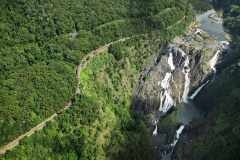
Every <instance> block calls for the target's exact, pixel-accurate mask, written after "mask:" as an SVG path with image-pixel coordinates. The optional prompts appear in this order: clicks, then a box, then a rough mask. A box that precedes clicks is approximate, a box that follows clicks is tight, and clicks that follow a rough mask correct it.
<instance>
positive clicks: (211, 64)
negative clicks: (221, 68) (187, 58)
mask: <svg viewBox="0 0 240 160" xmlns="http://www.w3.org/2000/svg"><path fill="white" fill-rule="evenodd" d="M219 52H220V50H218V51H217V52H216V53H215V55H214V56H213V58H212V59H211V60H210V61H209V63H210V66H211V68H212V69H213V72H214V73H216V71H217V70H216V68H215V65H216V63H217V60H218V53H219Z"/></svg>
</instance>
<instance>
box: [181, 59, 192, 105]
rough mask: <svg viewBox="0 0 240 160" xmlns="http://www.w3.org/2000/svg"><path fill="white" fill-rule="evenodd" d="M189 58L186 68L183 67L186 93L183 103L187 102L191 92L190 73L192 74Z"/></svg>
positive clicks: (186, 60)
mask: <svg viewBox="0 0 240 160" xmlns="http://www.w3.org/2000/svg"><path fill="white" fill-rule="evenodd" d="M188 65H189V58H188V57H187V58H186V59H185V62H184V66H183V70H182V72H183V74H184V75H185V84H184V91H183V95H182V101H183V102H187V96H188V92H189V85H190V78H189V77H188V76H189V72H190V68H189V66H188Z"/></svg>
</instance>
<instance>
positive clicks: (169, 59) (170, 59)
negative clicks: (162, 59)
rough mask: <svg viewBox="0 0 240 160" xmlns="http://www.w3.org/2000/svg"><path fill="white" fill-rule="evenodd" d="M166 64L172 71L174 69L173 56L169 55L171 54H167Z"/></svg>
mask: <svg viewBox="0 0 240 160" xmlns="http://www.w3.org/2000/svg"><path fill="white" fill-rule="evenodd" d="M168 64H169V66H170V67H171V70H174V69H175V66H174V64H173V56H172V53H171V52H170V53H169V57H168Z"/></svg>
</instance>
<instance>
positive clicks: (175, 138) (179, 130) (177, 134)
mask: <svg viewBox="0 0 240 160" xmlns="http://www.w3.org/2000/svg"><path fill="white" fill-rule="evenodd" d="M183 129H184V125H181V126H180V128H179V129H178V130H177V132H176V136H175V137H174V141H173V143H172V144H171V146H173V147H174V146H175V145H176V143H177V141H178V139H179V136H180V134H181V133H182V131H183Z"/></svg>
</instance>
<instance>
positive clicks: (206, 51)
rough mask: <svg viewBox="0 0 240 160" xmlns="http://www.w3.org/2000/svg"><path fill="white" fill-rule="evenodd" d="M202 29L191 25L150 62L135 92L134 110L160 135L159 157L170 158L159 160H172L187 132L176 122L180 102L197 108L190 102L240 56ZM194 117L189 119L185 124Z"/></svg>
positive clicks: (132, 107) (197, 23) (197, 113)
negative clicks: (178, 142)
mask: <svg viewBox="0 0 240 160" xmlns="http://www.w3.org/2000/svg"><path fill="white" fill-rule="evenodd" d="M200 26H201V23H199V22H194V23H193V24H191V25H190V26H189V28H188V29H187V32H186V34H185V36H182V37H177V38H175V39H174V40H173V41H172V42H171V43H170V44H169V45H168V46H167V47H166V48H165V49H164V50H163V51H162V52H161V53H159V55H157V56H155V57H154V58H153V59H152V60H151V61H149V63H148V65H147V67H145V68H144V69H143V70H142V72H141V73H140V75H139V77H138V83H137V84H136V87H135V89H134V92H133V101H132V104H131V109H132V110H135V111H139V112H141V113H143V114H144V115H145V117H146V118H147V120H148V123H149V124H150V126H151V127H150V129H149V130H150V131H152V132H153V134H154V135H157V134H158V133H161V134H159V136H157V137H155V138H157V139H158V140H157V141H159V142H158V143H157V144H156V143H155V145H156V149H157V154H158V155H161V156H163V155H167V156H163V157H158V158H159V159H161V158H162V159H171V154H169V153H171V152H172V150H173V148H174V146H175V145H176V143H177V140H176V139H178V138H179V135H180V133H181V132H182V130H184V128H185V127H184V126H183V125H182V124H181V123H179V122H178V121H177V117H178V108H179V107H177V108H176V107H174V108H171V107H172V106H177V105H178V104H179V103H181V102H185V104H188V106H190V107H191V105H194V104H191V103H192V100H190V99H193V98H194V97H195V96H197V94H198V93H199V91H200V90H201V89H202V88H203V87H204V86H205V85H208V83H209V80H211V79H212V78H213V77H215V74H216V70H219V72H221V71H222V70H223V69H224V68H226V66H228V65H229V64H231V63H233V62H234V59H236V57H238V56H239V55H238V54H234V53H233V51H232V50H231V49H230V48H229V46H228V44H229V43H228V42H227V41H220V40H219V39H218V38H217V37H215V36H214V35H210V34H209V33H207V32H205V31H203V30H202V29H200V28H199V27H200ZM190 95H191V96H190ZM189 96H190V97H189ZM189 98H190V99H189ZM193 103H194V102H193ZM185 108H188V107H185ZM191 109H192V110H193V112H195V113H196V115H198V116H199V115H201V114H203V112H202V111H198V110H196V111H195V110H194V107H193V108H191ZM164 113H165V114H164ZM189 113H190V112H189ZM195 113H194V114H195ZM163 114H164V116H162V115H163ZM190 114H191V113H190ZM196 115H195V116H196ZM193 117H194V115H192V116H191V115H190V116H189V118H188V120H187V121H186V124H187V123H188V122H189V121H190V120H191V118H193ZM182 123H184V122H182ZM184 124H185V123H184ZM165 134H166V135H165ZM174 137H175V138H174ZM173 139H175V140H174V141H173ZM159 144H160V145H159ZM164 148H165V149H164Z"/></svg>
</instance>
